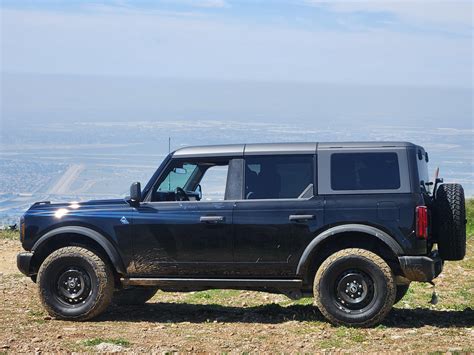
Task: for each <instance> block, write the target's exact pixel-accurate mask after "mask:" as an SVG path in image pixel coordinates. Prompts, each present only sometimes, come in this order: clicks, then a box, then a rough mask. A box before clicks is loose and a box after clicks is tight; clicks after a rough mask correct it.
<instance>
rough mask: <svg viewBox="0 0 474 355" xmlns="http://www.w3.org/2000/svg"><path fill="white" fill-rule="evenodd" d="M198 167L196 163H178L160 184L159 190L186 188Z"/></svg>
mask: <svg viewBox="0 0 474 355" xmlns="http://www.w3.org/2000/svg"><path fill="white" fill-rule="evenodd" d="M196 168H197V165H196V164H191V163H183V164H176V166H173V168H172V169H170V170H169V171H168V174H167V175H166V177H165V178H164V180H163V181H162V182H161V184H160V185H159V186H158V191H175V190H176V188H177V187H180V188H184V187H185V186H186V183H187V182H188V181H189V179H190V178H191V176H192V175H193V173H195V171H196Z"/></svg>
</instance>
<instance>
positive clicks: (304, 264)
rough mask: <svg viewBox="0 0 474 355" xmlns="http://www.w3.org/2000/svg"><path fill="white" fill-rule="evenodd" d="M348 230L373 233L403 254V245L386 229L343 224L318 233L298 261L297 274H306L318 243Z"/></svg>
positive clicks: (391, 248) (395, 250)
mask: <svg viewBox="0 0 474 355" xmlns="http://www.w3.org/2000/svg"><path fill="white" fill-rule="evenodd" d="M347 232H358V233H364V234H368V235H371V236H373V237H375V238H377V239H379V240H381V241H382V242H383V243H384V244H386V245H387V246H388V247H389V248H390V250H391V251H392V252H393V253H394V254H395V255H397V256H398V255H402V254H403V249H402V247H401V246H400V245H399V244H398V243H397V242H396V241H395V239H394V238H393V237H391V236H390V235H389V234H387V233H385V232H384V231H381V230H380V229H378V228H375V227H372V226H368V225H365V224H343V225H339V226H335V227H332V228H329V229H327V230H325V231H324V232H322V233H320V234H318V235H317V236H316V237H315V238H314V239H313V240H312V241H311V242H310V243H309V244H308V246H307V247H306V249H305V250H304V251H303V254H302V255H301V258H300V260H299V262H298V266H297V268H296V274H297V275H298V276H303V275H304V273H305V271H306V270H307V268H308V266H309V265H308V264H309V262H310V258H311V253H312V251H313V250H314V249H315V248H317V247H318V245H320V244H321V243H322V242H323V241H325V240H326V239H328V238H330V237H332V236H333V235H335V234H340V233H347Z"/></svg>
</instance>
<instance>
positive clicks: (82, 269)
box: [38, 247, 114, 320]
mask: <svg viewBox="0 0 474 355" xmlns="http://www.w3.org/2000/svg"><path fill="white" fill-rule="evenodd" d="M38 289H39V295H40V298H41V302H42V303H43V306H44V307H45V308H46V310H47V311H48V313H49V314H50V315H51V316H53V317H56V318H58V319H67V320H87V319H90V318H93V317H96V316H97V315H99V314H100V313H102V312H103V311H104V310H105V309H106V308H107V306H108V305H109V304H110V301H111V299H112V294H113V291H114V275H113V272H112V270H111V268H110V266H109V265H108V264H107V262H105V261H104V260H102V259H101V258H100V257H99V256H98V255H96V254H95V253H94V252H92V251H91V250H88V249H85V248H82V247H65V248H61V249H58V250H56V251H54V252H53V253H51V254H50V255H49V256H48V257H47V258H46V259H45V260H44V262H43V263H42V264H41V267H40V269H39V272H38Z"/></svg>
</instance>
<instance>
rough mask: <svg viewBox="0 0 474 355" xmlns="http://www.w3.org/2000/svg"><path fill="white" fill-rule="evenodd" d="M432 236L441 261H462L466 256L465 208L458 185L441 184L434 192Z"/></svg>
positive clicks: (462, 195) (461, 190)
mask: <svg viewBox="0 0 474 355" xmlns="http://www.w3.org/2000/svg"><path fill="white" fill-rule="evenodd" d="M433 236H434V239H435V241H436V242H437V243H438V252H439V255H440V257H441V258H442V259H443V260H462V259H463V258H464V256H465V255H466V206H465V201H464V190H463V188H462V186H461V185H459V184H442V185H440V186H439V187H438V189H437V190H436V198H435V203H434V216H433Z"/></svg>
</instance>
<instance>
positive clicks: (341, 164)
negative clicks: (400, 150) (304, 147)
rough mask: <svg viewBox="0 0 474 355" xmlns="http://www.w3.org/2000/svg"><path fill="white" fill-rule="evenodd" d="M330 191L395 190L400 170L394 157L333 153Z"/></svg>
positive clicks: (388, 155)
mask: <svg viewBox="0 0 474 355" xmlns="http://www.w3.org/2000/svg"><path fill="white" fill-rule="evenodd" d="M331 188H332V190H335V191H337V190H344V191H346V190H347V191H349V190H397V189H399V188H400V169H399V165H398V156H397V154H396V153H334V154H332V155H331Z"/></svg>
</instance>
